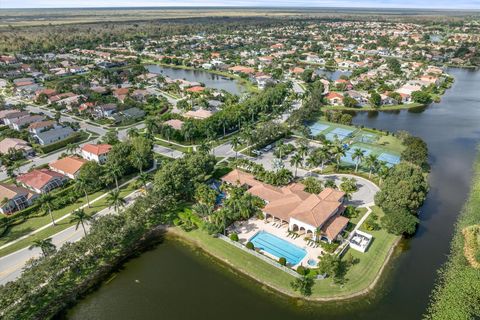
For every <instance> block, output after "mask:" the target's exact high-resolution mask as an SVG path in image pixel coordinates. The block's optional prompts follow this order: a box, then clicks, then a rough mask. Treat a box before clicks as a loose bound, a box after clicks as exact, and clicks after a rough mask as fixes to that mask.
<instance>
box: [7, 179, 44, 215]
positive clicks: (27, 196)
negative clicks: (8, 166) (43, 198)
mask: <svg viewBox="0 0 480 320" xmlns="http://www.w3.org/2000/svg"><path fill="white" fill-rule="evenodd" d="M37 197H38V195H37V194H35V193H33V192H32V191H30V190H28V189H26V188H24V187H17V186H16V185H13V184H6V183H0V199H1V200H0V201H1V204H0V212H1V213H3V214H11V213H13V212H15V211H18V210H22V209H25V208H27V207H28V206H30V205H31V204H32V203H33V201H34V200H35V199H36V198H37Z"/></svg>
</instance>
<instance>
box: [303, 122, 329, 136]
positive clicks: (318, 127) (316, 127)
mask: <svg viewBox="0 0 480 320" xmlns="http://www.w3.org/2000/svg"><path fill="white" fill-rule="evenodd" d="M308 127H309V128H310V132H311V133H312V136H316V135H318V134H319V133H321V132H322V131H325V130H327V129H328V128H330V126H329V125H327V124H323V123H319V122H315V123H314V124H312V125H310V126H308Z"/></svg>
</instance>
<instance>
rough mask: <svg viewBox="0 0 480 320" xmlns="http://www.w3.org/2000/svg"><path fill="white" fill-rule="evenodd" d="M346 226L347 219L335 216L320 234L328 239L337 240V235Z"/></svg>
mask: <svg viewBox="0 0 480 320" xmlns="http://www.w3.org/2000/svg"><path fill="white" fill-rule="evenodd" d="M347 224H348V218H346V217H343V216H340V215H336V216H334V217H332V218H331V219H330V220H329V221H328V222H327V223H326V224H325V225H324V226H323V227H322V232H323V233H324V234H326V235H327V237H328V238H329V239H335V238H337V236H338V234H339V233H340V232H342V231H343V229H345V227H346V226H347Z"/></svg>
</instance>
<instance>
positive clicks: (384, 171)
mask: <svg viewBox="0 0 480 320" xmlns="http://www.w3.org/2000/svg"><path fill="white" fill-rule="evenodd" d="M389 173H390V168H389V167H388V166H387V163H386V162H385V161H380V162H379V166H378V171H377V174H378V177H379V178H380V181H379V182H380V185H381V184H382V182H383V180H384V179H385V178H386V177H387V176H388V174H389Z"/></svg>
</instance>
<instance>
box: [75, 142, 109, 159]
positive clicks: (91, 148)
mask: <svg viewBox="0 0 480 320" xmlns="http://www.w3.org/2000/svg"><path fill="white" fill-rule="evenodd" d="M110 149H112V146H111V145H109V144H86V145H84V146H83V147H82V150H83V151H85V152H88V153H92V154H95V155H97V156H99V155H102V154H107V153H108V152H109V151H110Z"/></svg>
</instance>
